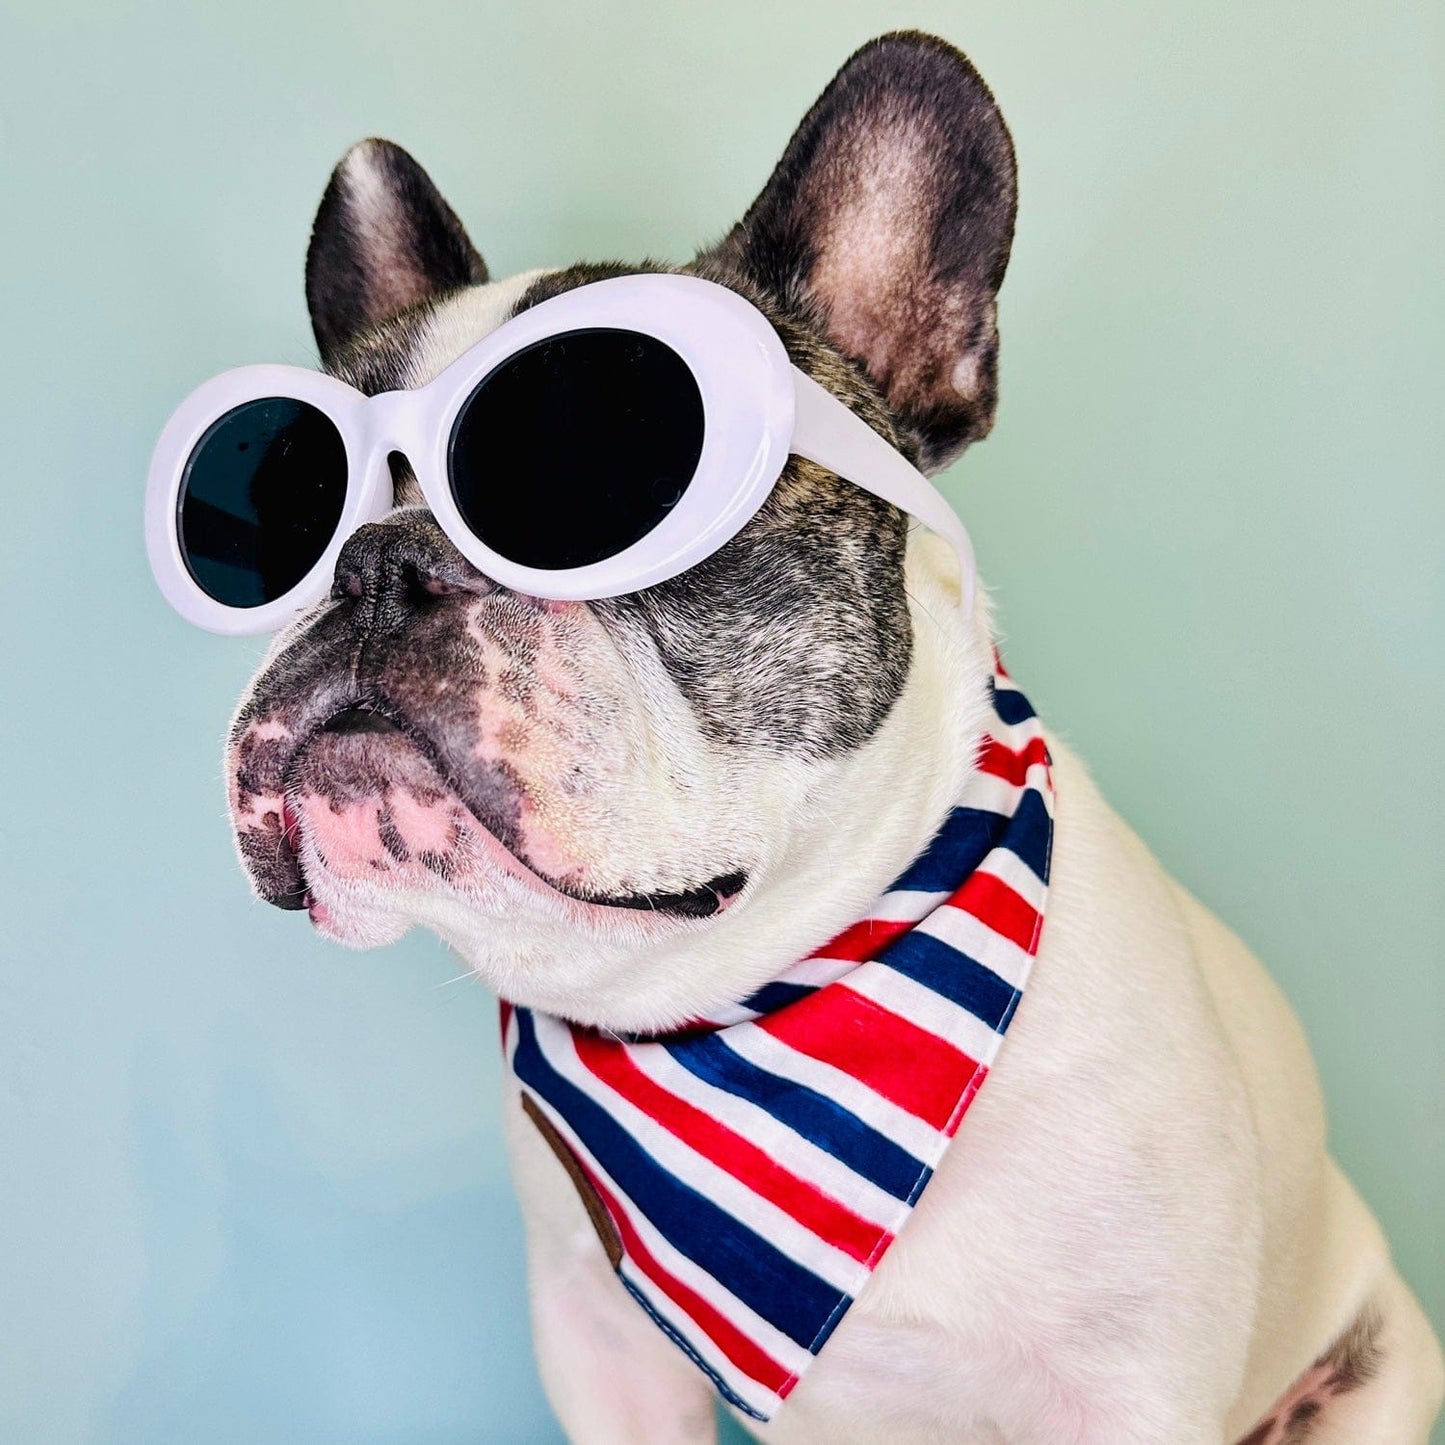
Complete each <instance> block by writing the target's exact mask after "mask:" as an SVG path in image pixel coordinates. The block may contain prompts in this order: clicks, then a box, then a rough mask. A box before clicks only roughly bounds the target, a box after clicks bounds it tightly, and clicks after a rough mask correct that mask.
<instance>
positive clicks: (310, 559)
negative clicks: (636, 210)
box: [146, 275, 974, 635]
mask: <svg viewBox="0 0 1445 1445" xmlns="http://www.w3.org/2000/svg"><path fill="white" fill-rule="evenodd" d="M392 452H400V453H402V454H403V455H404V456H405V457H406V458H407V460H408V461H409V462H410V463H411V466H412V470H413V471H414V472H415V474H416V478H417V481H418V483H419V484H420V486H421V490H422V494H423V496H424V497H425V499H426V503H427V506H428V507H430V509H431V511H432V514H433V515H434V516H435V517H436V520H437V522H438V524H439V525H440V526H441V528H442V530H443V531H444V532H445V533H446V534H447V536H448V537H449V538H450V539H451V541H452V543H453V544H454V545H455V546H456V548H457V549H458V551H460V552H461V553H462V555H463V556H465V557H466V558H467V560H468V561H470V562H471V563H472V564H473V565H475V566H476V567H477V568H479V569H480V570H481V571H482V572H483V573H484V574H485V575H486V576H487V577H489V578H490V579H491V580H492V581H494V582H497V583H500V584H501V585H502V586H504V587H507V588H510V589H511V590H513V591H515V592H520V593H526V594H530V595H532V596H535V597H544V598H550V599H554V600H557V601H585V600H590V599H598V598H604V597H616V596H620V595H621V594H623V593H627V592H636V591H639V590H641V589H642V588H644V587H652V586H655V585H656V584H657V583H659V582H665V581H667V579H668V578H670V577H675V576H677V575H678V574H679V573H681V572H685V571H686V570H687V569H688V568H689V567H693V566H695V565H696V564H697V563H698V562H700V561H702V560H703V558H705V557H708V556H710V555H711V554H712V553H713V552H716V551H717V550H718V548H719V547H721V546H722V545H723V544H724V543H725V542H727V541H728V540H729V539H730V538H732V537H733V536H735V535H736V534H737V532H738V531H739V530H741V528H742V527H743V526H744V525H745V524H746V523H747V522H748V520H749V519H750V518H751V517H752V516H753V515H754V513H756V512H757V510H758V508H759V507H761V506H762V504H763V502H764V500H765V499H766V498H767V496H768V494H769V492H771V491H772V489H773V486H774V484H775V483H776V482H777V480H778V477H779V476H780V475H781V473H782V470H783V467H784V466H785V464H786V462H787V459H788V456H789V454H790V453H795V454H796V455H798V456H801V457H806V458H808V459H809V460H811V461H814V462H817V463H818V464H819V465H821V466H823V467H826V468H827V469H828V470H829V471H831V472H835V473H836V474H837V475H838V476H840V477H846V478H847V479H848V480H849V481H850V482H853V483H854V484H855V485H857V486H859V487H862V488H863V489H864V490H865V491H868V492H871V493H873V494H874V495H875V496H877V497H881V498H883V500H885V501H887V502H891V503H892V504H893V505H894V506H896V507H900V508H902V509H903V510H904V511H905V512H908V513H909V514H910V515H912V516H913V517H915V518H917V519H918V520H919V521H921V522H923V523H924V524H926V525H927V526H928V527H930V528H931V529H932V530H933V531H935V532H938V533H941V534H942V535H943V536H944V537H946V538H947V539H948V540H949V541H950V542H952V544H953V545H954V547H955V548H956V550H957V552H958V556H959V563H960V566H961V569H962V577H961V582H962V594H963V602H964V606H965V608H966V609H971V607H972V599H973V585H974V582H973V579H974V570H973V548H972V545H971V544H970V542H969V538H968V533H967V532H966V531H965V530H964V527H963V524H962V523H961V522H960V521H959V519H958V518H957V516H955V515H954V512H953V510H952V508H950V507H949V505H948V503H947V502H946V501H945V500H944V499H943V497H942V496H941V495H940V494H939V493H938V492H937V491H936V490H935V489H934V487H933V486H932V484H931V483H930V482H929V481H928V479H927V478H926V477H925V476H924V475H923V474H922V473H921V472H919V471H918V470H916V469H915V468H914V467H913V466H912V465H911V464H910V463H909V462H908V461H907V459H906V458H904V457H903V456H902V455H901V454H900V453H898V452H897V451H895V450H894V449H893V447H891V446H890V445H889V444H888V443H887V442H886V441H884V440H883V438H882V437H881V436H879V435H878V433H877V432H875V431H874V430H873V429H872V428H871V427H870V426H869V425H868V424H867V423H866V422H865V421H863V420H862V418H861V417H858V416H856V415H855V414H854V413H853V412H852V411H850V410H849V409H848V407H847V406H845V405H844V404H843V403H842V402H841V401H839V400H838V398H837V397H835V396H834V395H833V394H832V393H831V392H829V391H827V390H826V389H825V388H823V387H822V386H820V385H819V384H818V383H817V382H816V381H814V380H813V379H812V378H811V377H810V376H807V375H806V374H805V373H803V372H802V371H800V370H798V368H797V367H795V366H793V365H792V364H791V362H790V361H789V360H788V354H787V351H786V350H785V349H784V347H783V343H782V340H781V339H780V338H779V336H778V334H777V332H776V331H774V330H773V328H772V326H771V325H770V323H769V322H768V320H767V318H766V317H764V316H763V314H762V313H761V312H760V311H758V310H757V308H756V307H754V306H753V305H751V303H749V302H748V301H745V300H744V299H743V298H742V297H741V296H739V295H738V294H737V293H736V292H734V291H730V290H728V289H727V288H726V287H725V286H718V285H716V284H714V283H713V282H711V281H704V280H702V279H701V278H700V277H696V276H671V275H638V276H619V277H614V278H612V279H609V280H606V281H596V282H592V283H591V284H589V285H585V286H579V287H577V288H576V289H575V290H572V291H567V292H564V293H563V294H562V295H560V296H556V297H553V298H552V299H551V300H548V301H543V302H540V303H539V304H538V305H536V306H533V307H531V308H530V309H528V310H526V311H524V312H522V313H521V314H520V315H518V316H515V317H513V318H512V319H511V320H510V321H507V322H505V323H504V324H503V325H502V326H499V327H498V328H497V329H496V330H495V331H493V332H492V333H491V334H490V335H489V336H487V337H485V338H484V339H483V340H481V341H479V342H478V343H477V344H476V345H475V346H473V347H471V348H470V349H469V350H468V351H466V352H465V353H464V354H463V355H462V356H460V357H458V358H457V360H456V361H454V362H452V363H451V365H449V366H448V367H447V368H446V369H445V370H444V371H443V372H441V374H440V375H439V376H437V377H436V378H435V379H434V380H432V381H430V382H428V383H427V384H426V385H425V386H422V387H418V388H417V389H416V390H414V391H389V392H384V393H382V394H381V395H379V396H367V395H365V394H364V393H362V392H360V391H357V390H356V389H355V388H353V387H351V386H348V385H347V384H346V383H345V382H343V381H338V380H337V379H336V378H335V377H331V376H326V375H324V374H323V373H321V372H316V371H308V370H304V369H302V368H300V367H292V366H243V367H239V368H237V369H236V370H234V371H227V372H223V373H222V374H221V375H220V376H217V377H214V378H213V379H212V380H210V381H208V382H206V383H204V384H203V385H202V386H200V387H198V388H197V389H196V390H195V391H193V392H192V393H191V394H190V396H188V397H187V398H186V399H185V401H183V402H182V403H181V405H180V406H179V408H177V410H176V412H175V415H174V416H172V417H171V419H170V421H169V422H167V423H166V426H165V429H164V431H162V433H161V436H160V440H159V441H158V442H157V443H156V449H155V454H154V456H153V457H152V459H151V466H150V479H149V482H148V485H147V491H146V549H147V552H148V553H149V556H150V563H151V570H152V572H153V573H154V574H155V579H156V582H157V583H158V584H159V586H160V589H161V591H162V592H163V593H164V594H165V597H166V599H167V601H169V602H170V604H171V605H172V606H173V607H174V608H175V609H176V611H177V612H179V613H180V614H181V616H182V617H184V618H186V619H187V620H188V621H190V622H194V623H196V624H197V625H199V626H201V627H205V628H208V629H209V630H211V631H212V632H222V633H228V634H233V635H234V634H240V633H255V632H269V631H273V630H275V629H276V628H278V627H280V626H282V625H283V624H284V623H286V622H288V621H290V620H291V619H292V618H294V617H295V616H296V615H297V614H298V613H300V612H301V611H303V610H304V609H306V608H307V607H310V606H311V605H313V604H314V603H316V602H319V601H320V600H321V599H322V598H323V597H325V596H326V595H327V593H328V591H329V590H330V588H331V584H332V579H333V574H334V572H335V568H336V561H337V557H338V555H339V554H340V552H341V549H342V547H343V545H344V544H345V542H346V539H347V538H348V537H350V536H351V534H352V533H353V532H355V531H356V529H357V528H358V527H360V526H361V525H363V524H364V523H366V522H371V521H376V520H378V519H380V518H381V517H383V516H385V515H386V514H387V512H389V511H390V510H391V508H392V505H393V499H392V483H391V471H390V467H389V465H388V461H387V458H388V456H389V454H390V453H392Z"/></svg>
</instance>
